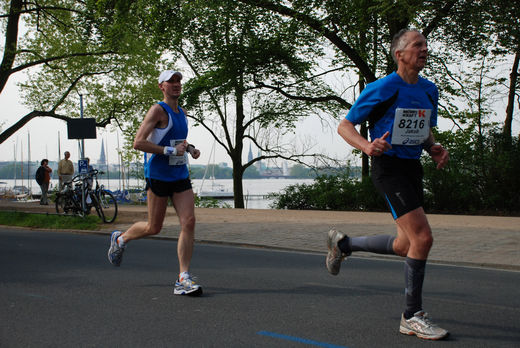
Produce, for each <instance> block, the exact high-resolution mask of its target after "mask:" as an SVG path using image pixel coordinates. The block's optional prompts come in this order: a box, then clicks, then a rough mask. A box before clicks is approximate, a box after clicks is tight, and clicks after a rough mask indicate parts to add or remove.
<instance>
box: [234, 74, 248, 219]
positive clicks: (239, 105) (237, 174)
mask: <svg viewBox="0 0 520 348" xmlns="http://www.w3.org/2000/svg"><path fill="white" fill-rule="evenodd" d="M243 86H244V85H243V79H242V76H240V77H239V78H238V79H237V85H236V86H235V97H236V121H235V147H234V148H233V151H232V153H231V157H232V158H231V160H232V161H233V198H234V201H235V208H238V209H243V208H244V188H243V184H242V177H243V175H244V167H243V166H242V150H243V148H244V119H245V115H244V87H243Z"/></svg>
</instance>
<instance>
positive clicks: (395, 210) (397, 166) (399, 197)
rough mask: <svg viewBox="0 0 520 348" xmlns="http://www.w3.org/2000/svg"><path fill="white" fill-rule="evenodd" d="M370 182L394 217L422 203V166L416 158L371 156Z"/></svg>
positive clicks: (420, 205)
mask: <svg viewBox="0 0 520 348" xmlns="http://www.w3.org/2000/svg"><path fill="white" fill-rule="evenodd" d="M372 182H373V183H374V185H375V187H376V188H377V189H378V191H379V193H381V195H382V196H383V198H384V199H385V201H386V203H387V204H388V206H389V208H390V211H391V212H392V216H393V217H394V219H397V218H399V217H401V216H403V215H404V214H406V213H408V212H410V211H412V210H414V209H417V208H419V207H422V206H423V204H424V193H423V168H422V165H421V162H420V160H418V159H417V160H416V159H404V158H398V157H391V156H386V155H383V156H380V157H372Z"/></svg>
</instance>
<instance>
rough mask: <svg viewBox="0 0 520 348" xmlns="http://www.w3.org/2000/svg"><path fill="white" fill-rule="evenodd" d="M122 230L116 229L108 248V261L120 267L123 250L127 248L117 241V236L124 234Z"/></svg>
mask: <svg viewBox="0 0 520 348" xmlns="http://www.w3.org/2000/svg"><path fill="white" fill-rule="evenodd" d="M122 234H123V232H121V231H114V232H112V235H111V236H110V248H108V261H110V263H111V264H113V265H114V266H117V267H119V266H120V265H121V261H122V260H123V252H124V251H125V248H124V247H123V248H122V247H120V246H119V244H118V243H117V238H119V236H120V235H122Z"/></svg>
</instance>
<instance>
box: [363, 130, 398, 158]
mask: <svg viewBox="0 0 520 348" xmlns="http://www.w3.org/2000/svg"><path fill="white" fill-rule="evenodd" d="M389 136H390V132H386V133H385V134H383V136H382V137H381V138H376V139H375V140H374V141H373V142H371V143H369V144H368V146H367V149H366V151H365V153H366V154H367V155H369V156H381V155H382V154H383V153H384V152H386V151H388V150H390V149H391V148H392V145H390V144H389V143H388V141H386V138H388V137H389Z"/></svg>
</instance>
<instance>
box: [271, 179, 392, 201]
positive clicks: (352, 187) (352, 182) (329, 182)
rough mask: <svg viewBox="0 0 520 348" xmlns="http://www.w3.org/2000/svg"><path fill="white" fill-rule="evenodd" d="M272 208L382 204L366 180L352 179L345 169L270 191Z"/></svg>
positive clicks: (370, 183)
mask: <svg viewBox="0 0 520 348" xmlns="http://www.w3.org/2000/svg"><path fill="white" fill-rule="evenodd" d="M270 198H271V199H274V203H273V208H276V209H308V210H362V211H382V210H385V208H386V206H385V203H384V201H383V199H382V198H381V197H380V196H379V194H378V193H377V192H376V190H375V189H374V186H373V185H372V182H371V181H370V180H356V179H354V178H352V177H351V175H350V173H349V171H348V170H347V171H346V172H344V173H343V174H341V175H323V176H318V177H317V178H316V179H315V181H314V183H312V184H309V185H306V184H297V185H291V186H289V187H287V188H286V189H285V190H284V191H283V192H282V193H277V194H271V195H270Z"/></svg>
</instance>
